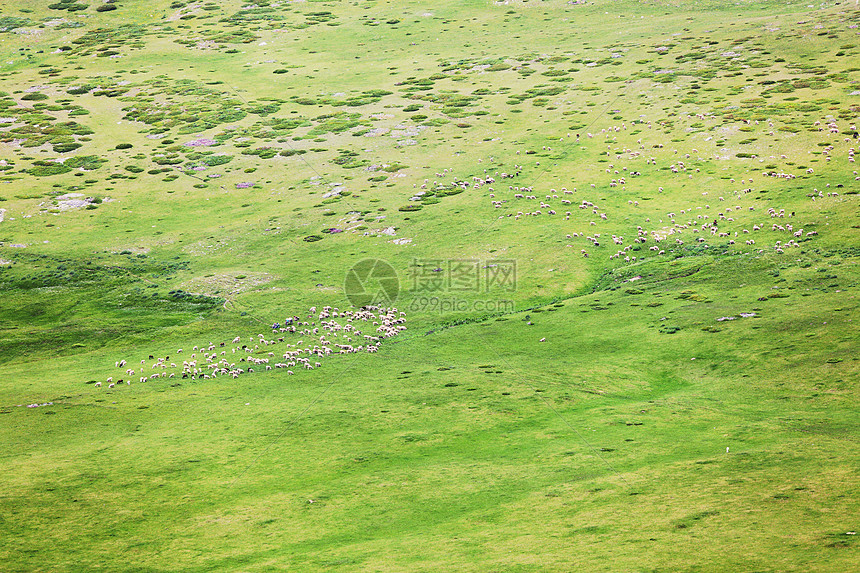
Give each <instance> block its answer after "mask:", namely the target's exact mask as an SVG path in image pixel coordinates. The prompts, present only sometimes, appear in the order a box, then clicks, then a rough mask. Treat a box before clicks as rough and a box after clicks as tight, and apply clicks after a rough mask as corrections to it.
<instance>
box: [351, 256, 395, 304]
mask: <svg viewBox="0 0 860 573" xmlns="http://www.w3.org/2000/svg"><path fill="white" fill-rule="evenodd" d="M343 290H344V293H345V294H346V298H347V300H349V302H350V303H352V304H353V305H354V306H358V307H362V306H370V305H373V306H392V305H393V304H394V301H395V300H397V295H398V294H399V293H400V281H399V280H397V272H395V270H394V267H392V266H391V265H389V264H388V263H387V262H385V261H383V260H380V259H364V260H362V261H359V262H357V263H356V264H355V265H353V267H352V268H351V269H349V271H348V272H347V273H346V279H345V280H344V283H343Z"/></svg>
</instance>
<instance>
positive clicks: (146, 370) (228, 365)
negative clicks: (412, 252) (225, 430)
mask: <svg viewBox="0 0 860 573" xmlns="http://www.w3.org/2000/svg"><path fill="white" fill-rule="evenodd" d="M336 319H341V320H342V322H339V321H338V320H336ZM405 321H406V313H405V312H402V311H398V310H397V309H396V308H394V307H390V308H386V307H378V306H366V307H363V308H361V309H358V310H343V311H341V310H339V309H338V308H336V307H335V308H332V307H330V306H326V307H323V308H322V310H320V311H319V313H317V311H316V307H311V308H310V309H309V310H308V314H307V316H306V319H305V320H304V321H302V320H301V319H299V318H298V317H295V319H288V320H287V321H286V322H287V325H285V326H284V327H281V326H280V325H279V324H276V325H275V326H274V327H273V328H272V332H271V335H269V336H267V335H265V334H257V335H255V336H249V337H248V338H247V339H244V338H243V337H242V336H236V337H233V338H232V339H231V340H230V341H224V342H219V343H217V344H216V343H214V342H208V343H206V344H200V345H195V346H194V347H193V348H192V349H191V350H192V352H191V353H190V354H187V356H188V359H183V360H182V361H181V363H179V360H180V357H181V356H184V355H186V354H183V349H181V348H179V349H177V351H176V353H175V357H174V359H173V361H171V358H170V356H169V355H167V356H163V357H156V356H154V355H152V354H150V355H149V358H148V359H147V358H143V359H141V360H140V364H139V365H137V364H135V365H134V366H131V365H130V363H129V362H128V361H126V360H125V359H123V360H118V361H116V362H115V363H114V367H115V368H118V369H120V370H121V372H122V378H120V377H119V376H117V380H116V381H114V377H113V376H110V377H108V378H107V380H106V381H105V384H107V385H108V388H114V387H115V386H116V385H118V384H127V385H130V384H131V382H132V378H133V377H137V381H138V382H148V381H150V380H157V379H160V378H167V379H171V378H176V377H179V378H183V379H191V380H209V379H214V378H218V377H230V378H238V377H239V376H240V375H242V374H250V373H253V372H254V368H255V367H256V368H257V369H263V370H272V369H273V368H286V369H288V370H287V374H289V375H292V374H293V373H294V372H293V370H291V369H292V368H305V369H308V370H313V369H314V368H319V367H321V366H322V362H320V360H323V359H324V358H325V357H327V356H330V355H332V354H350V353H357V352H376V351H377V350H378V349H379V345H380V344H381V343H382V341H383V340H385V339H386V338H391V337H393V336H397V335H398V334H399V333H400V332H401V331H403V330H405V329H406V326H405V325H404V323H405ZM362 330H365V331H366V332H362ZM290 335H293V336H297V337H301V339H300V340H297V341H296V342H295V343H290V342H288V341H287V340H286V339H287V338H288V337H289V336H290ZM304 338H313V339H314V340H313V342H310V341H308V342H306V341H305V340H304ZM245 340H246V342H245V343H243V341H245ZM278 345H283V349H284V350H283V351H282V350H281V349H278V350H277V352H276V349H275V347H276V346H278ZM237 354H238V356H237ZM95 385H96V387H101V386H102V383H101V382H96V383H95Z"/></svg>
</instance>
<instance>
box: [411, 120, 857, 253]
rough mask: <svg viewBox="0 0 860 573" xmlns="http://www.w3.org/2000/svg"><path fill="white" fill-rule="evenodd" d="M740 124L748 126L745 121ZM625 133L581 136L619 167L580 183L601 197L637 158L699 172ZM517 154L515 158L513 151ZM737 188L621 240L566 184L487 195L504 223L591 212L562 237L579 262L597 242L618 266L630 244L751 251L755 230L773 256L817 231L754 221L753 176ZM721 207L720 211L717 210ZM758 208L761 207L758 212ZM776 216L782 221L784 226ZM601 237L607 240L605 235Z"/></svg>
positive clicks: (788, 217)
mask: <svg viewBox="0 0 860 573" xmlns="http://www.w3.org/2000/svg"><path fill="white" fill-rule="evenodd" d="M697 118H699V119H715V118H714V117H712V116H708V115H706V114H699V115H698V116H697ZM746 123H752V122H749V121H748V122H746ZM755 123H756V124H758V123H759V122H757V121H756V122H755ZM643 125H647V128H652V127H653V126H652V124H651V122H646V123H643ZM815 125H820V122H816V123H815ZM827 128H828V131H829V133H831V134H835V133H839V126H838V124H837V122H836V121H835V120H829V121H828V122H827ZM768 129H770V130H771V131H770V132H769V133H770V134H771V135H772V134H773V131H772V130H773V124H772V123H771V122H770V121H768ZM819 129H820V130H823V129H824V128H823V127H820V128H819ZM625 130H627V125H626V124H623V123H622V124H621V125H619V126H611V127H609V128H605V129H602V130H601V131H600V132H599V134H592V133H588V134H587V137H588V139H593V138H595V137H596V136H597V135H600V134H603V136H604V139H605V140H606V141H607V149H606V156H607V158H609V157H610V156H612V155H614V157H615V161H616V162H617V163H619V164H618V165H616V164H609V165H608V167H606V168H605V172H606V174H607V177H606V180H601V181H598V182H596V183H587V184H586V185H589V187H588V190H589V191H592V192H597V191H598V190H600V192H601V193H603V194H604V195H605V194H606V193H613V192H614V191H612V190H613V189H614V190H617V191H622V192H624V191H626V186H627V185H628V184H629V183H630V182H632V180H633V179H635V178H638V177H641V176H642V173H641V171H639V170H638V169H640V168H638V167H637V166H636V165H635V163H634V162H635V161H641V160H643V159H644V161H645V164H646V165H653V166H654V167H656V168H660V167H665V170H664V171H668V172H669V173H671V174H672V175H671V176H672V177H685V178H686V179H688V180H689V179H694V176H695V175H696V174H698V173H700V169H699V168H695V167H692V166H691V165H690V163H691V161H690V159H691V154H690V153H686V154H683V155H680V154H679V152H678V151H677V150H672V151H671V153H670V157H669V159H668V160H666V159H665V152H661V151H660V150H662V149H663V148H664V145H663V144H662V143H656V144H653V145H650V146H646V144H644V143H643V138H641V137H640V138H639V139H638V140H637V141H636V147H637V148H636V149H632V148H630V147H627V146H623V145H619V144H617V135H614V134H616V133H619V132H623V131H625ZM850 130H851V131H856V126H855V125H850ZM568 137H570V134H568ZM843 139H844V143H845V148H846V149H845V155H846V159H847V161H848V162H849V163H853V162H854V153H855V149H854V147H853V145H854V142H853V138H852V137H844V138H843ZM576 140H577V141H579V135H578V134H577V135H576ZM646 149H648V150H649V151H650V153H646V151H645V150H646ZM543 150H544V151H552V148H551V147H549V146H544V147H543ZM667 151H668V150H667ZM691 151H692V153H693V154H697V153H698V150H697V149H692V150H691ZM834 151H836V149H835V146H834V145H832V144H830V145H827V146H826V147H824V148H823V149H822V151H821V153H823V155H824V158H825V160H826V161H830V160H831V157H832V156H833V155H832V154H833V153H834ZM839 151H841V150H839ZM517 153H518V154H519V152H517ZM660 155H663V156H664V157H662V158H661V157H660ZM780 158H781V159H787V157H786V156H785V155H781V156H780ZM658 159H663V161H661V165H660V166H658ZM696 160H698V161H702V160H704V159H703V158H701V157H694V158H693V161H696ZM622 163H630V164H631V165H630V167H628V165H626V164H625V165H621V164H622ZM663 163H665V165H662V164H663ZM537 165H539V163H537ZM521 170H522V166H520V165H517V166H515V167H514V173H513V174H510V175H509V174H507V173H499V172H496V173H495V174H494V175H492V174H488V171H487V170H486V169H485V170H484V175H483V176H479V177H472V178H471V183H470V184H469V186H470V187H471V188H473V189H479V188H481V187H483V186H484V185H488V184H492V183H495V181H496V179H495V177H499V178H509V177H514V176H517V175H519V174H520V172H521ZM806 173H807V174H812V173H814V171H813V169H811V168H808V169H806ZM436 175H437V177H444V176H446V175H448V170H447V169H446V170H444V172H442V173H437V174H436ZM451 175H453V173H452V174H451ZM761 176H763V177H767V178H773V179H778V180H785V181H791V180H793V179H795V177H796V176H795V175H794V174H790V173H784V172H776V171H764V172H762V173H761ZM854 176H855V180H860V177H858V174H857V171H854ZM730 182H731V183H732V184H733V185H734V184H735V183H736V181H735V179H733V178H732V179H730ZM739 184H740V185H738V188H737V189H736V190H734V191H731V195H729V192H726V193H725V195H726V197H722V196H720V197H717V205H714V206H713V207H712V206H711V205H710V203H709V202H708V200H707V197H708V195H709V192H708V191H703V192H702V193H701V194H702V197H703V200H702V201H701V203H699V204H690V205H685V207H684V208H683V209H679V210H678V211H677V213H676V212H668V213H665V215H663V216H662V217H661V216H657V217H655V218H656V219H657V221H656V222H652V220H651V218H650V217H643V219H642V220H641V221H640V224H638V225H635V232H634V231H633V230H632V226H631V233H632V234H633V235H634V236H633V237H628V238H627V239H625V237H624V236H622V235H615V234H611V233H603V232H594V231H599V230H600V228H601V226H604V225H605V223H606V222H607V221H609V219H610V216H609V213H608V212H607V211H606V210H605V209H603V208H601V207H600V206H598V204H597V203H596V202H595V201H596V200H595V199H592V200H589V199H587V198H582V199H581V198H580V197H583V196H584V195H585V194H584V193H582V192H578V191H577V188H576V187H572V188H571V189H568V188H566V187H561V188H560V189H558V190H556V189H554V188H551V189H549V190H548V191H545V192H543V193H541V192H538V191H536V190H535V188H534V186H516V185H508V188H507V191H506V192H505V191H501V192H500V191H496V190H495V189H494V188H493V187H489V188H488V190H487V191H488V193H489V199H490V201H491V204H492V207H493V208H495V209H505V208H507V207H510V206H515V207H516V208H515V210H512V211H509V212H508V213H506V214H505V215H501V216H499V219H506V218H510V219H511V220H513V221H520V220H529V219H534V218H535V217H553V216H558V217H560V218H563V220H564V221H570V220H571V217H574V221H576V220H577V217H576V215H575V213H576V212H575V211H573V209H574V208H578V209H579V210H581V211H585V212H586V213H587V212H590V214H591V215H592V216H591V217H585V218H583V217H579V218H578V219H579V221H581V222H582V223H584V221H583V219H586V220H587V224H588V226H589V227H595V229H593V231H592V232H586V231H584V230H581V229H577V230H572V231H571V232H569V233H566V234H565V237H564V239H565V240H566V241H571V240H572V239H577V238H581V239H583V240H584V241H585V242H586V244H585V247H584V248H581V249H580V254H581V255H582V256H583V257H588V256H589V252H590V251H589V250H588V249H590V248H596V247H601V245H604V246H607V245H612V246H618V247H619V248H618V249H617V250H616V251H615V252H612V253H609V254H608V257H609V259H623V260H624V261H625V262H634V261H636V260H637V257H636V256H632V255H633V254H632V253H630V251H631V249H635V250H636V251H640V250H641V249H640V248H635V245H636V244H643V245H647V246H648V250H649V251H650V252H651V253H653V254H657V255H662V254H665V253H666V251H667V250H668V249H671V247H673V246H675V245H679V246H680V245H683V244H685V240H686V241H688V242H692V243H695V244H702V246H704V247H707V246H708V245H707V241H708V240H709V238H710V237H713V238H715V239H719V238H725V239H726V241H725V243H727V244H728V245H735V244H736V239H737V240H738V241H740V240H743V241H744V244H745V245H747V246H753V245H755V244H756V239H755V238H754V237H755V236H756V235H761V234H763V233H759V231H770V232H775V233H777V235H776V236H775V237H774V235H773V234H772V233H770V234H768V235H767V237H766V239H767V240H769V241H773V243H772V244H771V245H770V248H771V250H772V251H773V252H775V253H778V254H779V253H784V252H785V251H786V250H787V249H789V248H794V247H798V246H799V241H802V240H804V239H808V238H811V237H814V236H815V235H817V234H818V232H817V231H815V230H809V229H806V230H805V229H803V228H802V227H801V226H800V225H798V224H796V223H795V222H793V220H794V216H795V213H794V212H793V211H791V212H789V213H787V214H786V209H784V208H779V209H778V208H774V207H770V208H768V209H767V211H766V216H767V218H769V219H774V221H767V219H765V218H764V217H758V215H757V214H756V215H751V214H750V213H751V212H755V211H756V205H754V204H751V203H755V202H756V201H755V200H754V199H753V198H752V197H754V196H750V195H749V194H750V193H752V192H753V191H755V189H753V188H752V187H744V186H745V185H752V184H753V177H751V176H748V178H747V179H741V180H740V181H739ZM427 185H428V180H425V181H424V183H423V184H422V185H421V188H422V189H424V188H426V187H427ZM433 185H435V186H439V183H438V181H434V182H433ZM449 185H452V186H457V187H464V186H465V185H467V182H466V181H465V180H462V179H459V178H457V177H454V178H453V181H452V182H451V183H450V184H449ZM707 185H709V186H710V185H713V184H712V183H708V184H707ZM416 187H417V184H416ZM825 187H826V188H828V189H829V188H830V184H829V183H826V184H825ZM836 187H842V185H841V184H840V185H836ZM653 191H654V192H656V193H658V194H659V193H662V192H663V187H657V188H656V189H654V190H653ZM810 191H811V192H808V193H806V197H808V198H811V200H812V201H813V202H814V201H816V200H817V199H823V198H824V197H825V196H826V197H828V198H837V197H839V193H838V192H837V191H835V190H828V191H827V193H826V195H825V193H824V191H819V190H818V188H812V189H811V190H810ZM497 195H498V197H497ZM541 195H543V196H541ZM640 198H641V197H640ZM627 203H628V204H629V205H630V206H631V207H632V208H633V209H634V212H635V210H638V208H639V201H638V199H637V200H634V199H630V200H628V201H627ZM696 203H698V202H696ZM741 203H746V205H742V204H741ZM721 204H722V205H725V206H719V205H721ZM761 208H762V209H763V207H761ZM783 219H784V220H785V221H783ZM790 221H791V222H790ZM607 235H610V236H609V237H607ZM780 235H782V236H780ZM610 239H611V243H610ZM573 246H574V245H573V244H572V242H568V243H567V244H566V247H573ZM641 259H642V257H641V256H640V257H639V260H641Z"/></svg>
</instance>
